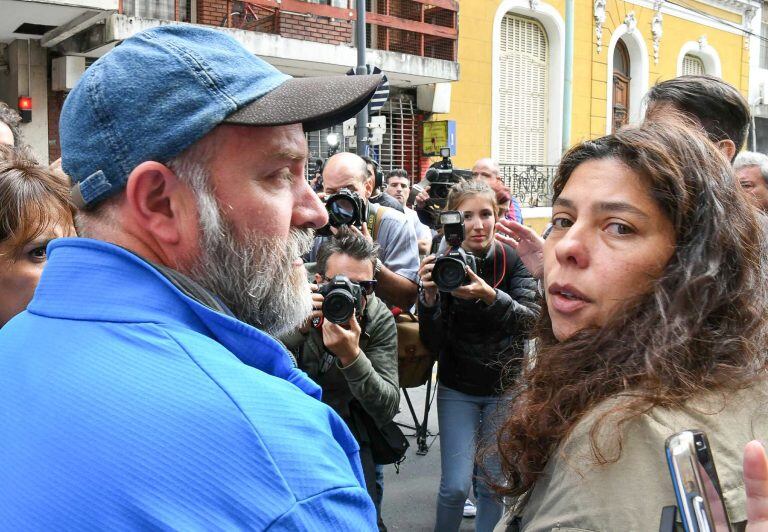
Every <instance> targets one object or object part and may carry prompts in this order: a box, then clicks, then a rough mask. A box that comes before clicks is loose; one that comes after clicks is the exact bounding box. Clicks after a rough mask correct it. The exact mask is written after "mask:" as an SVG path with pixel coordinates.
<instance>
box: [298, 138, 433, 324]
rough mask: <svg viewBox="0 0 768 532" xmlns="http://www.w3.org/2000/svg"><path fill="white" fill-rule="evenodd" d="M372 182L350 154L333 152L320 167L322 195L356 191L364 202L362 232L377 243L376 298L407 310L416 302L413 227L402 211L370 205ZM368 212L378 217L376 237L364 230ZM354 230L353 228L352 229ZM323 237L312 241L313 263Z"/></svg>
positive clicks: (416, 260)
mask: <svg viewBox="0 0 768 532" xmlns="http://www.w3.org/2000/svg"><path fill="white" fill-rule="evenodd" d="M373 186H374V183H373V182H372V181H371V180H370V179H368V168H367V166H366V164H365V161H364V160H363V159H362V158H361V157H359V156H357V155H355V154H354V153H346V152H342V153H337V154H336V155H334V156H333V157H331V158H330V159H328V160H327V161H326V163H325V167H324V168H323V192H324V193H325V194H326V195H327V196H330V195H331V194H335V193H337V192H338V191H339V190H341V189H343V188H346V189H349V190H351V191H353V192H357V194H359V195H360V197H361V198H362V199H363V200H364V202H365V208H364V211H365V212H364V216H363V220H364V226H363V230H362V233H363V234H364V235H365V236H366V237H367V238H370V239H371V240H375V241H376V243H377V244H379V260H378V261H377V263H376V272H375V273H374V277H375V279H376V280H377V281H378V284H377V287H376V295H377V296H378V297H379V298H380V299H382V300H383V301H384V302H385V303H387V304H388V305H394V306H397V307H400V308H403V309H408V308H411V306H413V304H414V303H416V289H417V283H418V271H419V248H418V245H417V240H416V233H415V231H414V229H413V224H411V223H410V222H409V221H408V218H407V217H406V216H405V214H403V213H402V212H399V211H396V210H395V209H390V208H386V207H383V206H381V205H377V204H375V203H371V202H370V201H368V200H369V198H370V197H371V192H373ZM369 212H370V213H372V216H374V217H375V218H376V219H377V220H378V219H379V218H380V223H379V228H378V231H376V235H375V236H376V238H375V239H374V238H372V236H371V234H372V233H373V227H368V223H367V220H368V216H369ZM353 230H354V231H357V229H356V228H353ZM322 240H323V238H322V237H318V238H316V239H315V246H314V248H313V250H312V253H311V254H310V258H311V259H312V260H314V257H315V256H316V253H317V250H318V249H319V248H320V244H321V243H322Z"/></svg>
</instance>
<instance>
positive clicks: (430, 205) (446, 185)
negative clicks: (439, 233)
mask: <svg viewBox="0 0 768 532" xmlns="http://www.w3.org/2000/svg"><path fill="white" fill-rule="evenodd" d="M440 156H441V157H442V158H443V159H442V160H441V161H438V162H436V163H432V165H431V166H430V167H429V168H428V169H427V173H426V174H424V179H425V180H426V181H427V182H428V184H429V199H428V200H427V202H426V204H425V205H424V208H423V209H417V211H416V213H417V214H418V216H419V220H420V221H421V223H423V224H424V225H427V226H429V227H431V228H432V229H437V228H438V227H439V226H440V223H439V215H440V211H442V210H443V209H444V208H445V205H446V203H447V202H448V193H449V192H450V191H451V188H453V186H454V185H456V184H457V183H459V182H461V181H462V180H467V179H470V178H471V177H472V172H470V171H469V170H457V169H455V168H454V167H453V162H452V161H451V149H450V148H440ZM414 190H417V191H418V186H414Z"/></svg>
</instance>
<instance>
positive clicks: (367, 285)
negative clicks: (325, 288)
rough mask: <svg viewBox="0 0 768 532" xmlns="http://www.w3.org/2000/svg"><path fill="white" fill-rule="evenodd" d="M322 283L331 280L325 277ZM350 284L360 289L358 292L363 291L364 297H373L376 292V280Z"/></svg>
mask: <svg viewBox="0 0 768 532" xmlns="http://www.w3.org/2000/svg"><path fill="white" fill-rule="evenodd" d="M323 281H325V282H326V283H328V282H330V281H331V280H330V279H328V278H327V277H323ZM350 282H351V283H352V284H356V285H357V286H359V287H360V290H362V291H363V294H365V295H366V296H370V295H373V292H374V291H375V290H376V285H377V284H378V281H377V280H376V279H371V280H370V281H351V280H350Z"/></svg>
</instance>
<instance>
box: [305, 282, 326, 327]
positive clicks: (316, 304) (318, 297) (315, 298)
mask: <svg viewBox="0 0 768 532" xmlns="http://www.w3.org/2000/svg"><path fill="white" fill-rule="evenodd" d="M309 289H310V290H311V291H312V314H310V315H309V318H307V320H306V321H305V322H304V324H303V325H302V326H301V327H300V328H299V332H301V334H307V333H308V332H309V331H310V330H311V329H312V324H313V322H314V321H315V320H319V319H321V318H322V317H323V299H324V298H323V294H320V293H318V289H319V287H318V286H317V285H316V284H310V285H309Z"/></svg>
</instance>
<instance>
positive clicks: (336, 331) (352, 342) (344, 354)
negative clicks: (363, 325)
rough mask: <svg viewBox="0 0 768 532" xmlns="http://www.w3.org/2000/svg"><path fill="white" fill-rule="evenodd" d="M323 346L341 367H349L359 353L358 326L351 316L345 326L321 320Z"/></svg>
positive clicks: (355, 319) (353, 316) (354, 318)
mask: <svg viewBox="0 0 768 532" xmlns="http://www.w3.org/2000/svg"><path fill="white" fill-rule="evenodd" d="M321 330H322V332H323V345H325V348H326V349H328V351H330V352H331V353H333V354H334V355H336V358H338V359H339V362H340V363H341V366H342V367H345V366H349V365H350V364H351V363H352V362H354V361H355V360H356V359H357V355H358V353H359V352H360V347H359V346H360V324H359V323H357V318H356V317H355V315H354V314H353V315H352V317H351V318H349V321H348V322H347V323H345V324H341V325H337V324H336V323H333V322H332V321H330V320H323V326H322V329H321Z"/></svg>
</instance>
